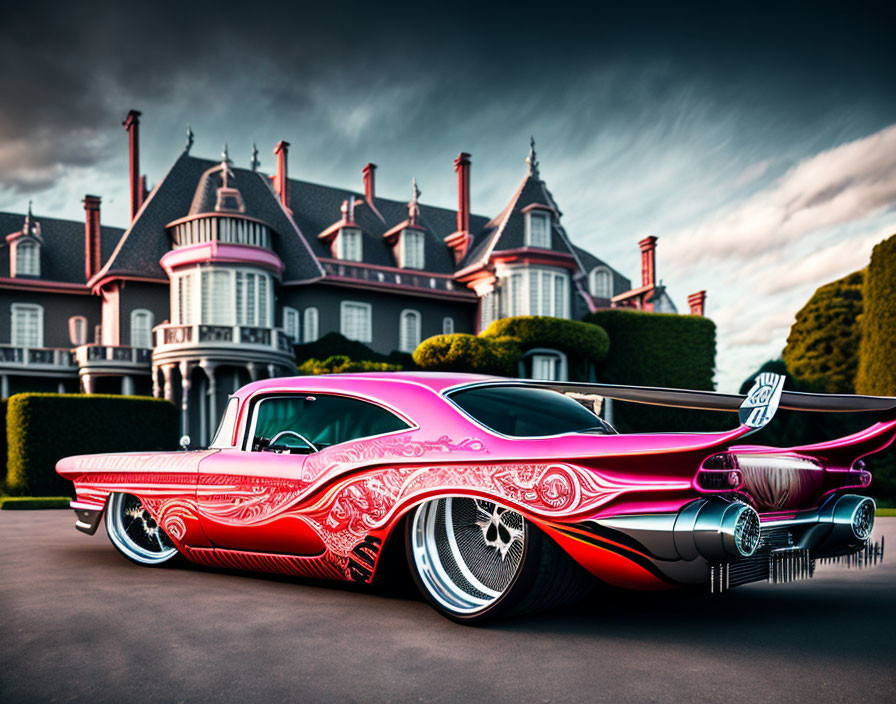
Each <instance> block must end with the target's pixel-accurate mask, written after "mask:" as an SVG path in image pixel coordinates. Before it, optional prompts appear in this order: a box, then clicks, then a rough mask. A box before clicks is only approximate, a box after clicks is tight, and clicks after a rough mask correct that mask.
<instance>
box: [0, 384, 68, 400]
mask: <svg viewBox="0 0 896 704" xmlns="http://www.w3.org/2000/svg"><path fill="white" fill-rule="evenodd" d="M56 393H57V394H64V393H65V382H64V381H60V382H59V383H58V384H56ZM4 398H5V397H4Z"/></svg>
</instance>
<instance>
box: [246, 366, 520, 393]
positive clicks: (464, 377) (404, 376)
mask: <svg viewBox="0 0 896 704" xmlns="http://www.w3.org/2000/svg"><path fill="white" fill-rule="evenodd" d="M501 379H502V377H498V376H489V375H486V374H462V373H455V372H361V373H347V374H319V375H314V376H291V377H275V378H273V379H261V380H259V381H254V382H252V383H251V384H247V385H246V386H244V387H242V388H241V389H240V390H239V391H237V392H236V394H234V395H235V396H237V397H238V398H240V399H244V398H246V397H248V396H251V395H252V394H255V393H257V392H259V391H264V390H266V389H270V390H272V391H284V390H289V389H291V388H294V389H296V390H308V389H314V388H323V387H326V388H328V389H333V388H340V387H341V388H344V389H345V390H346V391H353V392H358V391H363V390H366V391H373V390H375V389H377V388H383V387H384V386H388V387H394V385H395V384H413V385H414V386H417V387H424V388H426V389H429V390H430V391H433V392H434V393H441V392H442V391H444V390H445V389H449V388H452V387H456V386H463V385H465V384H473V383H477V382H483V381H500V380H501Z"/></svg>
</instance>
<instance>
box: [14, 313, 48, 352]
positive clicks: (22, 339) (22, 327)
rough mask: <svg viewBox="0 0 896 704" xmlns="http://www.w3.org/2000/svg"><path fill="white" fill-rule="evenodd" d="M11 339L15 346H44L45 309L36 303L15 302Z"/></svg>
mask: <svg viewBox="0 0 896 704" xmlns="http://www.w3.org/2000/svg"><path fill="white" fill-rule="evenodd" d="M11 312H12V325H11V328H12V329H11V330H10V333H11V334H10V339H11V340H12V344H13V346H14V347H30V348H34V347H43V346H44V309H43V306H39V305H36V304H34V303H13V304H12V306H11Z"/></svg>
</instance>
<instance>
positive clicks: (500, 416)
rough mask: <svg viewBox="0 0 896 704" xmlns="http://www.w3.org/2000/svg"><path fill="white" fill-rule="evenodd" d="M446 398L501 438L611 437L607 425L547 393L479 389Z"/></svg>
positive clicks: (525, 388) (529, 389)
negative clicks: (542, 436)
mask: <svg viewBox="0 0 896 704" xmlns="http://www.w3.org/2000/svg"><path fill="white" fill-rule="evenodd" d="M449 398H450V399H451V400H452V401H454V403H456V404H457V405H458V406H460V407H461V408H462V409H463V410H464V411H466V412H467V413H468V414H469V415H471V416H473V418H475V419H476V420H477V421H479V422H480V423H482V425H484V426H485V427H486V428H489V429H490V430H494V431H495V432H498V433H501V434H502V435H511V436H513V437H535V436H539V435H560V434H561V433H575V432H590V433H598V434H601V435H609V434H612V433H615V431H614V430H613V428H612V427H610V425H609V424H608V423H606V422H605V421H604V420H603V419H602V418H600V417H598V416H596V415H594V414H593V413H592V412H591V411H589V410H587V409H586V408H585V407H584V406H582V405H581V404H580V403H578V402H577V401H573V400H572V399H571V398H569V397H568V396H564V395H563V394H561V393H559V392H557V391H551V390H550V389H539V388H537V387H530V386H480V387H474V388H471V389H461V390H459V391H455V392H454V393H452V394H450V395H449Z"/></svg>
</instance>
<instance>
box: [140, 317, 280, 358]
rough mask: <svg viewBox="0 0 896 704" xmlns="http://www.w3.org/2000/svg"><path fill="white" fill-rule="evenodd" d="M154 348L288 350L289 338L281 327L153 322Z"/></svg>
mask: <svg viewBox="0 0 896 704" xmlns="http://www.w3.org/2000/svg"><path fill="white" fill-rule="evenodd" d="M153 334H154V335H155V343H156V349H159V348H162V347H169V346H178V347H180V346H183V347H196V346H200V345H241V346H246V345H248V346H251V347H256V348H258V347H266V348H269V349H270V348H273V349H275V350H278V351H279V352H284V353H286V354H290V355H291V354H292V351H293V350H292V345H293V342H292V340H291V339H290V338H289V336H288V335H287V334H286V333H285V332H284V331H283V330H275V329H272V328H258V327H243V326H239V325H170V324H165V325H157V326H156V327H155V328H153Z"/></svg>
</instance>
